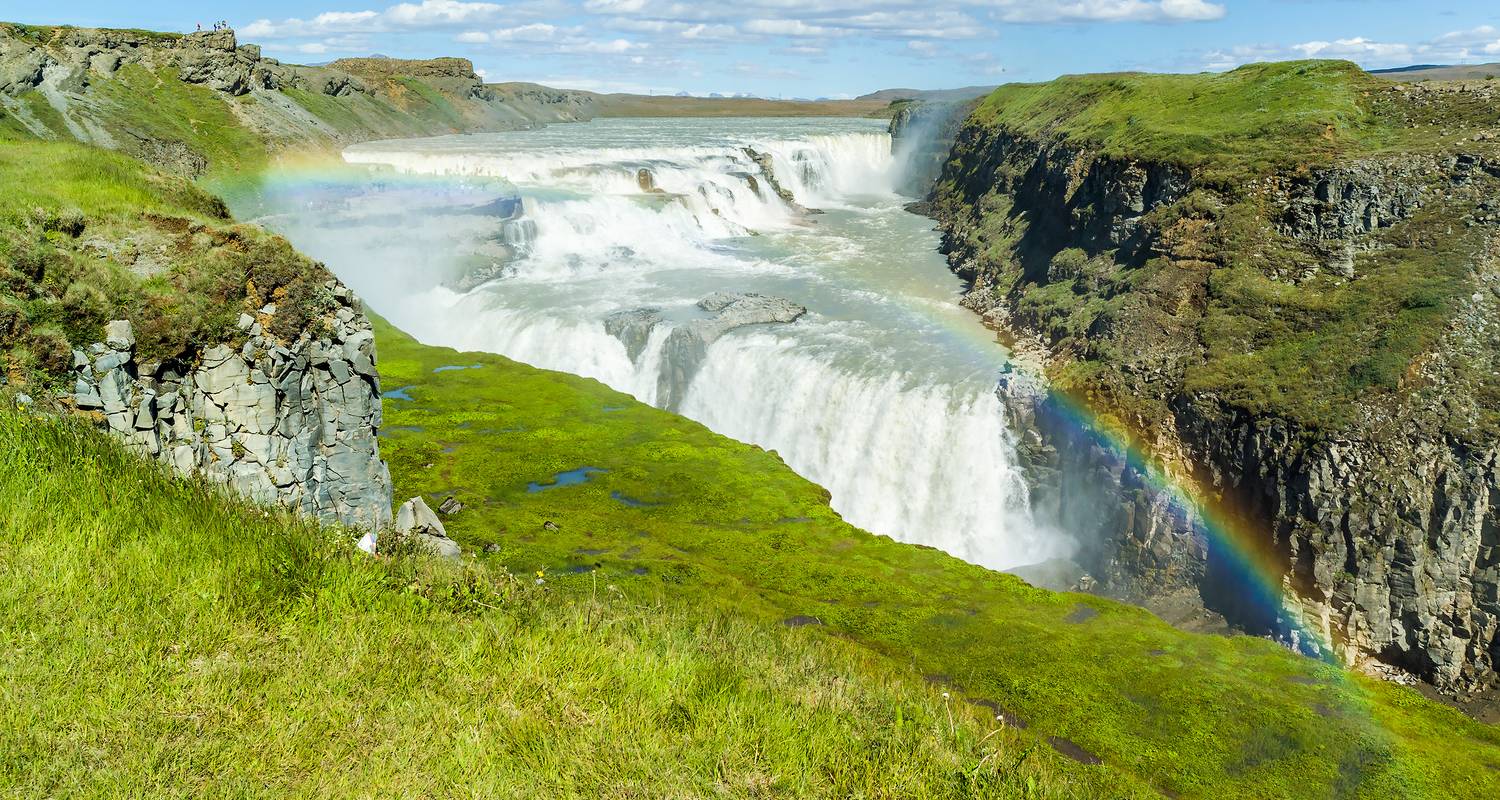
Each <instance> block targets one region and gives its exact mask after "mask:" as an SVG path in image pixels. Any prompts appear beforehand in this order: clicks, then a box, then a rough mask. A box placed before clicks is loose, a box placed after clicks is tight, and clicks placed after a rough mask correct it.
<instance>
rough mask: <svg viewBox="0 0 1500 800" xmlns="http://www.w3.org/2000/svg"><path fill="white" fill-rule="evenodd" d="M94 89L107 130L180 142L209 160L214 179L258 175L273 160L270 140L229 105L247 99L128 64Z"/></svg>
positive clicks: (167, 71)
mask: <svg viewBox="0 0 1500 800" xmlns="http://www.w3.org/2000/svg"><path fill="white" fill-rule="evenodd" d="M94 88H95V91H96V92H97V93H98V97H99V98H100V100H101V102H100V103H99V105H98V107H99V108H100V109H101V110H102V111H103V113H104V114H105V119H104V124H105V127H106V128H108V129H110V130H113V131H120V132H122V138H124V140H125V141H129V139H130V138H132V137H149V138H151V139H156V140H160V141H163V142H179V143H181V144H183V145H185V146H186V147H187V148H188V149H190V150H192V151H193V152H195V153H197V154H198V155H200V156H202V157H203V158H205V159H207V162H208V170H209V175H210V177H212V176H214V175H226V174H229V173H243V172H248V171H252V170H255V169H257V168H259V167H261V166H263V165H264V164H265V163H266V161H267V159H268V149H267V142H266V141H265V140H264V139H263V138H261V136H259V135H258V134H256V133H255V132H254V131H252V130H250V129H249V128H247V127H245V125H244V123H242V122H241V121H240V119H239V118H238V117H236V116H235V114H234V111H233V110H231V109H230V107H229V104H230V103H235V102H243V101H240V100H236V99H232V98H229V97H227V96H226V95H224V94H222V93H220V92H216V91H214V90H213V89H210V88H208V87H206V86H195V85H192V84H189V83H184V82H183V81H181V80H179V79H178V78H177V75H176V74H175V73H174V72H172V71H171V70H159V71H157V72H151V71H149V70H147V69H145V68H144V67H141V66H139V65H136V64H127V65H125V66H124V67H122V68H121V69H120V70H119V72H117V73H115V75H114V76H113V77H112V78H110V79H107V80H100V81H98V82H97V84H96V86H95V87H94Z"/></svg>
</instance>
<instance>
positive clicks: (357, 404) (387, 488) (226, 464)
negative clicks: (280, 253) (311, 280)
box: [71, 281, 391, 528]
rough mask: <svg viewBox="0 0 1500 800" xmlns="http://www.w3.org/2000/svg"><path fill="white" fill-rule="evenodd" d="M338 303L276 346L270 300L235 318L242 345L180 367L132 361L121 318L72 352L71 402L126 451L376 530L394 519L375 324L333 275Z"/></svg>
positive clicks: (130, 338) (218, 348)
mask: <svg viewBox="0 0 1500 800" xmlns="http://www.w3.org/2000/svg"><path fill="white" fill-rule="evenodd" d="M325 288H326V289H327V290H328V291H329V292H330V294H331V296H332V298H333V300H334V304H333V310H332V311H331V312H330V313H329V314H327V315H326V317H325V318H324V319H322V320H320V321H319V322H320V327H321V328H322V330H308V331H305V332H304V333H303V335H302V336H301V338H300V339H298V340H297V341H295V342H291V343H283V342H280V341H278V340H277V339H275V338H274V337H272V336H269V335H267V334H266V333H265V332H264V329H265V327H266V326H268V325H269V323H270V318H272V317H274V316H275V314H276V308H275V307H274V306H273V305H267V306H265V307H263V308H261V309H260V310H259V312H258V313H257V314H255V315H251V314H244V315H242V316H241V317H240V333H241V335H242V336H243V344H242V345H240V346H238V347H234V346H231V345H229V344H218V345H214V346H212V347H209V348H207V349H205V350H203V351H202V353H200V354H199V357H198V359H197V363H196V365H195V366H194V367H193V368H192V369H190V370H186V371H185V372H177V371H175V370H173V369H171V368H164V367H162V366H161V365H159V364H141V363H138V362H137V361H136V358H135V336H134V333H133V331H132V329H131V325H130V323H129V322H128V321H124V320H119V321H115V322H111V323H110V324H109V326H108V329H107V331H106V335H105V338H104V341H102V342H97V343H94V344H92V345H89V346H88V347H86V348H83V349H80V350H75V351H74V354H73V359H74V378H75V386H74V389H73V394H72V397H71V399H72V402H73V404H74V406H75V407H76V408H77V409H78V410H79V411H81V412H85V413H88V414H90V415H93V416H94V418H95V419H96V420H98V422H99V424H100V426H101V427H103V428H106V429H107V430H108V431H110V432H111V433H112V434H114V435H116V436H118V437H120V438H121V439H122V440H123V441H124V442H125V443H126V445H127V446H128V447H130V448H131V449H133V450H137V451H139V452H141V453H143V454H145V455H149V456H154V457H156V458H158V459H160V460H162V461H164V462H166V463H168V464H170V465H171V466H172V468H174V469H175V470H177V471H178V472H179V473H182V474H184V475H188V474H194V473H196V474H201V475H203V476H204V477H206V478H208V479H209V480H211V481H215V482H219V483H224V484H227V485H228V486H229V487H230V488H231V489H233V490H234V491H236V492H238V493H239V494H241V495H243V496H245V497H248V498H250V499H252V500H255V501H258V502H263V503H277V504H280V505H283V506H286V507H289V508H293V509H297V510H300V511H302V512H304V513H306V514H309V515H311V516H315V517H318V518H320V519H323V520H325V521H330V522H341V523H344V524H348V525H352V526H356V527H362V528H379V527H384V526H386V525H387V524H389V523H390V520H391V480H390V474H389V472H388V471H387V469H386V466H385V464H384V462H382V461H381V460H380V452H379V446H378V444H377V440H376V436H377V433H378V431H379V428H380V378H379V376H378V374H377V372H376V359H375V341H374V332H373V331H372V330H371V328H370V322H369V319H368V318H367V317H365V315H364V312H363V310H362V309H361V307H360V304H359V301H358V299H357V298H355V297H354V296H353V294H352V293H351V292H350V291H349V290H348V289H347V288H345V287H343V286H342V285H340V284H337V283H335V282H333V281H329V282H328V283H327V284H326V286H325Z"/></svg>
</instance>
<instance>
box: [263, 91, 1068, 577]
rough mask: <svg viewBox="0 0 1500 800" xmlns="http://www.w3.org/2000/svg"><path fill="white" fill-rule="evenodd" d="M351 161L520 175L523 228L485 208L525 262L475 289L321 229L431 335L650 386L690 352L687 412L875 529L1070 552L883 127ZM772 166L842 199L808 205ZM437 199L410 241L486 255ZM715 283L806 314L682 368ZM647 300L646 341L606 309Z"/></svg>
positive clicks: (421, 143) (626, 137)
mask: <svg viewBox="0 0 1500 800" xmlns="http://www.w3.org/2000/svg"><path fill="white" fill-rule="evenodd" d="M756 153H758V154H761V156H762V157H763V158H764V159H767V160H769V162H770V165H771V172H772V173H773V174H771V175H768V174H766V173H765V172H763V171H762V169H761V167H760V165H759V164H757V162H756V158H755V156H754V154H756ZM345 158H346V160H348V161H349V162H351V163H356V164H378V165H383V166H384V167H386V168H390V169H394V170H397V171H399V172H403V173H408V174H413V175H426V176H437V178H438V179H440V180H439V182H440V183H442V184H443V185H449V184H452V183H458V184H461V185H462V184H465V182H468V181H473V180H476V179H480V178H485V179H489V178H504V179H505V180H507V181H509V182H510V183H512V184H514V186H515V187H517V189H518V190H519V194H520V196H521V198H522V207H523V208H524V215H523V220H524V225H523V224H522V223H523V220H517V219H509V220H507V221H506V222H505V223H504V225H499V223H497V222H496V221H494V220H491V221H490V223H489V224H490V225H491V227H499V230H498V231H497V232H496V233H495V234H494V238H496V240H497V241H504V242H505V243H506V244H507V245H508V246H510V247H511V248H512V250H513V251H514V252H515V257H514V260H513V261H512V262H510V263H508V264H507V266H506V269H505V270H504V271H503V272H499V273H486V274H499V275H501V277H499V278H498V279H495V280H491V281H490V282H488V283H486V284H484V285H482V286H480V287H478V288H476V289H473V290H471V291H467V292H459V291H454V290H452V289H448V288H442V287H435V288H430V289H428V290H426V291H424V292H420V293H416V294H413V293H412V292H411V291H409V290H402V291H400V293H399V295H397V296H392V298H391V299H392V302H391V303H389V304H385V303H382V298H383V297H385V296H389V295H395V294H396V293H395V292H394V290H392V289H391V288H390V287H391V286H393V281H392V278H391V273H397V272H401V270H402V267H401V251H402V250H403V249H404V248H402V247H400V246H398V247H396V248H395V249H394V250H388V251H384V252H382V253H381V254H380V255H379V256H375V257H374V258H373V259H371V257H370V255H368V254H367V256H366V260H365V261H364V262H363V263H359V264H356V263H354V259H352V258H350V257H349V256H348V255H347V254H343V255H340V254H335V253H333V252H331V251H325V252H319V251H317V249H316V248H314V252H315V253H317V254H319V255H323V256H324V257H325V258H326V259H327V260H328V261H329V263H330V266H332V267H333V268H334V269H335V270H336V271H338V272H339V274H340V275H341V277H343V278H344V279H345V280H346V281H347V282H349V283H350V284H351V285H352V286H353V287H354V288H355V289H356V290H358V291H360V292H361V293H362V294H363V295H365V296H366V297H367V298H369V299H371V300H372V302H374V303H375V304H376V307H377V308H378V309H379V310H381V311H382V313H385V314H386V315H387V316H388V317H390V318H391V319H392V321H393V322H395V323H396V324H398V325H400V326H402V327H403V328H405V329H406V330H408V331H409V332H410V333H412V334H413V335H416V336H417V337H418V338H420V339H422V340H424V341H428V342H431V343H434V344H443V345H449V346H453V347H459V348H463V349H480V350H488V351H492V352H498V353H502V354H504V355H507V356H509V357H512V358H515V359H517V360H520V361H524V362H527V363H531V364H535V365H537V366H541V367H546V368H550V369H558V370H563V371H567V372H572V373H576V374H580V375H585V376H588V377H592V378H596V379H598V380H600V381H603V382H605V383H607V384H609V385H611V386H613V387H615V388H617V389H620V390H622V391H626V392H629V393H631V394H633V395H635V396H636V397H638V398H640V399H641V400H643V401H645V402H652V403H656V402H657V401H658V399H659V392H658V384H659V379H660V378H661V376H662V375H663V374H664V370H668V369H672V368H676V369H677V372H678V373H682V372H686V373H687V374H688V382H687V384H686V386H685V387H682V389H683V391H674V394H673V396H675V397H678V398H680V403H679V404H678V405H679V407H678V408H677V409H676V410H679V411H680V412H682V413H684V414H685V415H687V416H689V417H692V418H694V419H697V420H699V421H702V422H704V423H705V424H707V425H708V426H709V427H711V428H713V429H715V430H717V431H719V432H721V433H724V434H726V435H729V436H732V437H735V438H738V439H741V440H744V441H749V442H753V443H756V444H759V445H761V446H763V447H766V448H768V449H775V450H777V451H778V452H779V453H780V454H781V455H782V457H783V458H784V459H785V460H786V462H787V463H788V464H789V465H790V466H791V467H793V468H794V469H796V470H797V471H798V472H800V473H801V474H803V475H805V476H806V477H808V478H810V479H811V480H814V481H816V482H818V483H819V484H821V485H823V486H824V487H826V488H827V489H828V490H829V491H830V492H831V494H832V497H833V500H832V502H833V505H834V508H835V509H837V510H838V511H839V512H840V513H841V514H843V515H844V516H845V518H847V519H848V520H850V521H851V522H853V523H854V524H856V525H859V526H860V527H863V528H866V529H868V530H871V531H874V532H877V533H884V534H888V535H890V536H892V537H894V538H898V539H902V540H905V541H911V542H918V543H923V544H930V545H934V546H937V547H940V548H943V549H945V550H947V551H949V552H951V553H954V554H955V555H958V556H960V557H962V558H965V559H968V560H970V561H974V562H977V563H980V564H984V565H987V566H991V567H997V568H1005V567H1011V566H1017V565H1021V564H1027V563H1034V562H1038V561H1042V560H1045V559H1048V558H1052V557H1056V556H1061V555H1066V554H1067V552H1068V550H1069V543H1068V542H1067V540H1066V539H1065V538H1063V537H1061V536H1059V535H1057V534H1055V533H1053V532H1051V531H1048V530H1044V529H1041V528H1039V527H1038V526H1037V525H1036V524H1035V522H1034V521H1033V520H1031V519H1030V515H1029V513H1028V511H1027V504H1026V491H1025V486H1024V484H1023V482H1022V481H1021V479H1020V477H1019V475H1018V473H1017V472H1016V469H1015V467H1014V448H1013V444H1012V441H1011V438H1010V434H1009V432H1008V431H1007V429H1006V427H1005V419H1004V414H1003V409H1002V406H1001V405H1000V403H999V402H998V401H997V400H996V398H995V396H994V385H995V375H996V372H997V371H998V370H999V368H1000V367H1001V365H1002V364H1003V363H1004V352H1003V351H1002V350H1001V349H1000V348H999V346H998V345H997V344H995V343H994V342H993V337H992V336H990V335H989V334H987V332H985V331H984V330H983V328H982V327H980V326H979V325H978V323H977V322H976V321H974V320H973V319H972V318H971V317H970V316H969V315H968V314H967V312H964V311H962V310H961V309H959V308H957V306H956V305H955V303H954V300H955V297H956V293H957V289H958V286H957V282H956V280H955V279H954V278H953V277H952V275H951V274H950V273H949V272H948V271H947V270H946V268H945V266H944V265H943V263H942V259H941V257H940V256H938V255H937V254H936V252H935V250H936V237H935V235H934V234H933V233H931V231H930V227H931V226H930V224H929V223H925V222H924V221H923V220H920V219H918V218H916V217H914V216H912V215H910V214H907V213H906V212H904V211H903V210H901V203H902V202H903V201H904V200H905V198H902V197H900V196H898V195H896V194H895V193H894V191H893V189H892V187H893V185H894V184H895V181H896V178H897V172H898V171H899V170H898V169H897V166H898V165H897V164H896V163H895V161H894V159H893V157H892V155H891V142H890V138H889V136H888V135H887V134H886V133H885V132H884V130H883V129H882V128H881V127H880V126H879V123H877V122H874V121H866V120H816V121H802V120H771V121H764V120H707V121H699V120H651V121H634V120H603V121H596V122H594V123H590V124H588V125H573V126H552V127H549V128H547V129H545V130H542V131H533V132H526V133H515V134H501V135H494V136H476V137H444V138H440V139H433V140H417V141H411V142H387V143H374V144H370V145H362V146H356V147H353V148H350V149H349V150H348V151H347V152H346V154H345ZM643 171H644V172H643ZM773 180H774V181H775V182H777V183H779V185H780V186H781V187H784V188H785V189H786V190H789V191H790V192H791V193H792V194H793V195H794V196H795V199H796V201H797V203H799V204H801V205H803V206H807V207H811V208H819V209H824V210H826V212H827V213H824V214H819V215H815V216H811V217H807V216H803V215H801V214H800V213H799V212H797V211H796V210H795V209H794V208H793V207H792V206H790V205H789V204H787V203H785V202H783V201H782V200H781V199H780V198H779V197H778V196H777V194H776V192H775V191H774V190H773V186H772V181H773ZM368 202H373V200H370V199H369V198H364V199H361V198H355V199H353V200H351V202H350V207H351V208H358V207H360V206H361V205H362V204H367V203H368ZM442 207H443V210H444V213H445V215H446V216H443V217H437V216H434V215H428V216H424V217H423V218H422V220H421V222H414V224H413V226H412V229H411V231H412V241H411V242H410V243H409V244H408V245H407V247H410V248H411V249H413V250H417V249H420V250H421V251H422V254H421V255H420V256H416V255H414V256H413V257H414V258H418V259H427V258H430V257H431V252H432V251H433V249H434V248H442V246H443V245H442V243H443V242H445V241H446V242H447V243H448V244H447V250H449V251H452V252H455V253H464V252H468V253H471V255H469V256H467V258H468V259H469V260H470V261H472V260H473V256H472V253H474V252H482V248H475V247H473V246H472V245H473V242H474V240H475V239H476V238H483V237H475V236H474V235H473V229H474V227H475V226H476V225H480V226H481V227H482V225H483V224H484V223H483V221H482V220H480V221H478V222H476V220H475V217H474V216H473V214H467V215H466V214H465V213H463V209H462V208H459V209H454V208H453V207H452V204H451V203H446V204H444V205H443V206H442ZM351 214H352V212H351ZM518 226H521V229H523V230H524V232H525V235H523V236H518V235H517V234H516V233H515V230H516V229H517V228H518ZM450 234H452V235H450ZM288 235H291V236H292V238H293V239H294V240H298V239H299V235H300V236H301V237H302V238H303V239H304V240H305V239H306V238H309V237H314V236H315V235H316V234H315V233H312V232H306V231H304V232H298V231H288ZM343 236H344V239H343V241H344V242H345V244H346V245H347V243H348V239H349V236H348V234H347V233H344V234H343ZM390 238H393V237H386V238H385V239H383V241H387V242H388V241H390ZM523 240H524V241H523ZM455 260H458V259H455ZM341 262H343V263H345V264H347V266H346V267H341ZM372 262H373V263H372ZM424 263H425V262H424ZM429 285H430V284H429ZM718 291H729V292H755V293H761V294H765V295H774V296H778V297H784V298H787V299H788V300H791V301H793V302H795V303H798V304H802V305H804V306H806V307H807V308H808V313H807V315H806V316H804V317H803V318H802V319H800V320H799V321H797V322H796V323H794V324H786V325H769V326H766V325H760V326H753V327H748V328H740V329H737V330H732V331H730V332H729V333H727V334H725V335H723V336H722V338H719V339H718V340H717V341H714V342H713V343H712V344H711V345H709V346H708V348H707V350H706V355H705V357H704V358H703V359H702V361H701V363H693V364H690V365H684V364H680V363H674V362H673V361H672V359H673V358H675V357H677V356H674V355H669V354H668V353H667V352H666V349H667V348H666V346H665V345H666V343H667V341H668V339H669V336H670V331H671V330H673V328H674V327H675V326H681V325H686V324H689V323H691V322H692V321H693V320H696V319H702V318H704V317H705V316H707V312H705V311H703V310H701V309H699V308H698V307H697V306H696V303H697V301H698V300H699V299H700V298H703V297H704V296H706V295H709V294H711V293H713V292H718ZM645 308H650V309H655V310H656V313H658V314H659V316H660V319H661V321H660V323H659V324H657V325H655V327H653V328H651V329H650V331H649V336H647V337H646V338H645V339H644V347H643V349H641V351H640V352H639V354H638V355H637V356H636V357H635V358H631V356H630V354H629V352H628V351H627V347H626V344H625V343H624V341H623V340H622V339H621V338H616V337H615V336H612V335H610V333H609V332H607V331H606V329H605V323H604V320H605V318H606V317H608V316H610V315H611V314H613V313H617V312H629V311H631V310H633V309H645ZM674 374H675V373H674ZM663 400H664V398H663Z"/></svg>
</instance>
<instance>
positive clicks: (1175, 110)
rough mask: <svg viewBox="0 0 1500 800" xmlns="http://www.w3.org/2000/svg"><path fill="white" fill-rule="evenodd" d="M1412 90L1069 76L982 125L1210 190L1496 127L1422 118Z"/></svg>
mask: <svg viewBox="0 0 1500 800" xmlns="http://www.w3.org/2000/svg"><path fill="white" fill-rule="evenodd" d="M1402 91H1403V89H1402V87H1399V86H1393V85H1392V84H1391V83H1390V82H1389V81H1385V80H1382V79H1380V78H1377V77H1375V76H1373V75H1370V74H1369V73H1367V72H1365V71H1364V70H1362V69H1360V68H1359V67H1358V66H1357V65H1355V64H1353V63H1350V62H1347V61H1283V62H1275V63H1264V64H1249V65H1247V66H1243V67H1240V68H1238V69H1235V70H1231V71H1229V72H1226V73H1223V74H1199V75H1161V74H1146V73H1118V74H1094V75H1065V76H1063V77H1061V78H1058V79H1057V80H1054V81H1050V82H1048V83H1035V84H1007V85H1005V86H1001V87H1000V88H998V89H996V90H995V91H994V92H992V93H990V94H989V96H987V97H986V98H985V99H984V101H983V102H982V103H981V104H980V105H979V107H978V108H977V109H976V111H975V113H974V115H973V116H972V117H971V120H972V121H973V122H975V123H978V124H983V125H986V126H992V127H1003V128H1006V129H1007V130H1010V131H1013V132H1015V133H1017V134H1021V135H1026V136H1032V137H1036V138H1039V139H1053V138H1062V139H1067V140H1069V141H1073V142H1077V143H1081V144H1085V145H1087V146H1089V147H1090V148H1094V149H1097V150H1098V151H1099V152H1100V153H1102V154H1103V155H1106V156H1111V157H1116V158H1124V159H1135V160H1141V161H1155V162H1161V163H1173V164H1180V165H1183V166H1191V167H1196V168H1197V170H1196V175H1197V176H1198V178H1199V180H1200V181H1204V182H1208V183H1212V184H1217V185H1220V186H1223V187H1226V188H1231V187H1233V185H1234V184H1233V182H1234V181H1235V180H1238V179H1241V178H1244V177H1248V176H1254V175H1262V174H1266V173H1269V172H1271V171H1274V170H1276V169H1280V168H1286V167H1292V168H1298V167H1307V166H1312V165H1319V164H1326V163H1329V162H1330V161H1331V160H1333V159H1335V158H1350V157H1368V156H1378V155H1381V154H1399V155H1406V156H1410V155H1417V154H1423V153H1431V152H1440V151H1446V150H1449V149H1452V147H1453V146H1454V145H1455V144H1457V143H1459V142H1462V141H1463V140H1464V139H1466V138H1467V136H1470V135H1472V133H1473V131H1472V129H1471V128H1472V126H1473V125H1474V124H1476V123H1478V124H1490V125H1493V124H1494V111H1493V109H1492V108H1486V107H1485V105H1484V104H1483V103H1482V102H1461V103H1456V104H1453V105H1452V106H1449V107H1444V108H1428V109H1422V108H1419V107H1416V106H1414V105H1411V104H1408V103H1404V102H1402V101H1401V100H1399V99H1397V98H1399V96H1400V95H1401V94H1402Z"/></svg>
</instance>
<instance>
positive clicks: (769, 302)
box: [656, 292, 807, 410]
mask: <svg viewBox="0 0 1500 800" xmlns="http://www.w3.org/2000/svg"><path fill="white" fill-rule="evenodd" d="M698 307H699V308H701V309H703V310H704V311H707V312H710V313H712V314H713V316H711V317H708V318H706V319H698V320H693V321H691V322H686V323H683V324H681V325H678V326H677V327H675V328H673V329H672V332H671V333H670V334H668V335H667V340H666V342H664V343H663V344H662V357H661V369H662V371H661V374H660V376H658V379H657V387H656V400H657V404H658V405H660V406H661V407H663V408H667V409H672V410H676V409H677V408H678V407H680V405H681V404H682V400H683V398H684V397H685V396H686V394H687V388H688V386H689V384H691V383H692V380H693V376H694V375H695V374H696V373H697V371H698V367H699V366H700V365H701V364H702V363H703V359H704V358H706V357H707V355H708V346H709V345H711V344H713V343H714V342H715V341H717V340H718V338H719V337H721V336H723V335H724V334H726V333H728V332H730V331H732V330H734V329H736V328H742V327H745V326H747V325H764V324H771V323H789V322H795V321H796V320H797V319H798V318H800V317H801V316H802V315H803V314H806V313H807V309H806V308H804V307H803V306H799V305H797V304H796V303H793V302H791V301H790V300H784V299H782V298H780V297H769V296H766V295H760V294H734V293H728V292H715V293H714V294H711V295H709V296H707V297H705V298H703V299H702V300H700V301H698Z"/></svg>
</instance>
